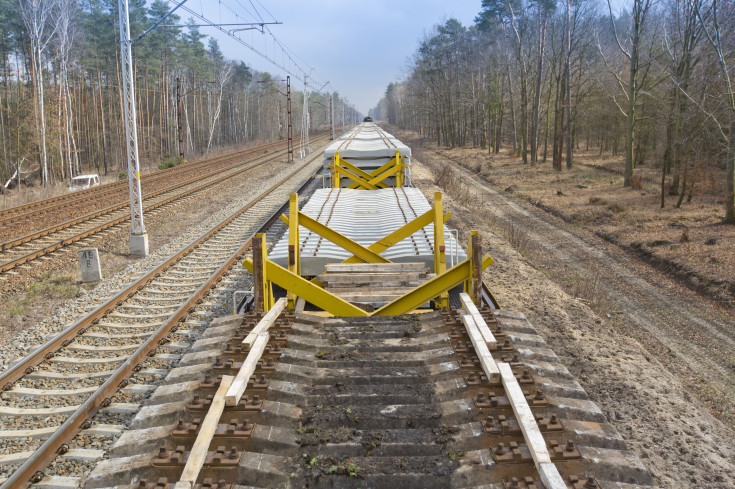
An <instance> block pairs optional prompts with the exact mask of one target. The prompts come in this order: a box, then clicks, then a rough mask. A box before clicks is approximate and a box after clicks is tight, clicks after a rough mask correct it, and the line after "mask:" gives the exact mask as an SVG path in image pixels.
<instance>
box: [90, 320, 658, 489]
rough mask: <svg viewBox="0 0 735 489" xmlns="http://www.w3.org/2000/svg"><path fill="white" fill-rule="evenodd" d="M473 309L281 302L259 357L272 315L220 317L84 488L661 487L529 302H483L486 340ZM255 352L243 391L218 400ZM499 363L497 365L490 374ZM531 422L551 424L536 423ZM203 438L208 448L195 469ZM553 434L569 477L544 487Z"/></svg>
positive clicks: (558, 463)
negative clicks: (512, 308) (509, 306)
mask: <svg viewBox="0 0 735 489" xmlns="http://www.w3.org/2000/svg"><path fill="white" fill-rule="evenodd" d="M465 313H467V311H466V310H463V309H451V310H449V311H442V312H439V311H434V312H430V313H426V314H416V315H404V316H393V317H372V318H324V317H318V316H312V315H306V314H301V313H298V312H297V313H296V314H293V313H281V315H280V316H279V317H278V319H277V320H276V321H274V322H273V325H272V326H271V328H270V329H269V330H268V331H269V333H270V338H269V339H268V340H267V345H265V347H264V348H262V352H263V353H262V356H260V357H258V356H257V352H258V351H261V350H257V349H256V343H252V347H251V348H250V349H247V348H242V349H241V348H240V347H241V343H242V342H243V339H244V338H247V337H248V335H249V333H251V332H252V331H253V329H254V327H256V325H260V324H262V322H263V321H264V320H265V318H264V317H263V315H262V314H255V313H248V314H242V315H236V316H229V317H224V318H220V319H217V320H215V321H214V322H213V323H212V326H211V327H210V329H209V330H208V331H207V332H205V333H204V336H205V337H204V338H202V339H200V340H199V341H197V342H196V343H194V344H193V346H192V349H191V350H192V351H191V352H190V353H188V354H186V355H184V356H183V357H182V359H181V362H180V363H179V366H178V367H177V368H175V369H174V370H172V371H171V373H170V374H169V375H168V377H167V378H166V380H165V381H164V385H162V386H160V387H159V388H158V389H157V390H156V391H155V392H154V393H153V394H152V396H151V398H150V399H149V401H148V405H147V406H146V407H145V408H144V409H143V410H141V411H140V412H139V413H138V415H137V416H136V418H135V419H134V420H133V422H132V425H131V427H132V429H131V430H130V431H128V432H126V433H125V434H123V435H122V436H121V437H120V438H119V440H118V441H117V442H116V444H115V446H114V447H113V448H112V450H111V457H110V459H109V460H104V461H102V462H100V463H99V464H98V465H97V467H96V468H95V469H94V471H93V472H92V473H91V475H90V476H89V478H88V479H87V481H86V483H85V485H84V487H85V488H88V489H93V488H105V487H119V488H123V487H125V488H128V487H136V488H140V489H167V488H173V487H175V488H176V489H178V488H179V487H182V488H183V487H191V485H181V486H180V485H175V484H176V483H177V482H178V481H182V480H188V481H192V479H193V481H196V482H199V483H201V484H202V485H201V486H198V487H202V488H204V487H212V488H214V487H218V488H220V487H221V488H227V487H232V486H230V484H232V483H234V484H237V485H240V486H244V487H248V488H279V489H281V488H284V487H293V488H303V487H309V488H334V487H340V488H347V489H356V488H360V487H370V488H375V489H388V488H396V487H412V488H422V489H433V488H448V487H453V488H455V487H456V488H482V489H509V488H514V489H541V488H543V487H565V488H571V489H600V488H603V489H612V488H621V487H625V488H626V489H642V488H649V489H650V486H651V484H652V480H651V476H650V474H649V472H648V471H647V469H646V468H645V467H644V466H643V465H642V464H641V462H640V461H639V460H638V459H637V458H636V457H635V456H634V455H632V454H631V452H629V451H628V450H627V449H626V446H625V442H624V441H623V440H622V438H621V437H620V436H619V435H618V434H617V433H616V432H615V430H614V429H612V428H611V427H610V425H608V424H607V423H606V420H605V417H604V415H603V414H602V413H601V412H600V410H599V408H597V406H596V405H595V404H594V403H593V402H591V401H590V400H589V399H588V397H587V395H586V394H585V392H584V390H583V389H582V388H581V387H580V386H579V384H577V383H576V382H575V381H574V380H573V379H572V378H571V375H570V374H569V372H568V371H567V370H566V368H564V366H563V365H561V363H560V362H559V360H558V358H557V357H556V356H555V355H554V354H553V352H552V351H551V350H549V349H548V347H547V345H546V343H545V342H544V340H543V339H542V338H541V337H540V336H538V334H537V333H536V331H535V329H534V328H533V327H532V326H531V325H530V323H528V321H527V320H526V319H525V317H524V316H523V315H521V314H518V313H514V312H509V311H498V310H492V309H488V308H484V309H482V310H481V311H477V310H475V313H477V314H479V315H481V316H482V318H483V321H484V322H485V324H486V325H487V326H488V328H490V330H491V332H492V334H493V335H494V337H495V338H496V340H497V342H498V345H497V346H498V347H497V349H495V350H493V351H492V352H488V351H487V348H485V350H484V351H483V349H482V347H481V346H480V345H479V343H480V342H481V341H482V340H481V339H480V340H479V341H478V340H477V335H478V334H479V332H477V330H474V331H473V330H472V328H471V327H470V326H469V325H468V324H467V322H465V321H464V320H463V319H462V315H463V314H465ZM475 324H476V323H475ZM258 327H260V326H258ZM261 347H262V345H261ZM253 351H255V352H256V356H255V357H252V358H251V355H252V353H251V352H253ZM488 356H492V360H488ZM253 358H258V363H257V365H256V366H255V370H254V372H253V376H252V377H251V380H250V383H249V384H248V387H247V389H246V390H245V393H244V395H243V398H242V399H241V400H240V402H239V403H237V404H236V405H235V406H225V407H224V408H221V406H220V407H218V406H216V402H215V400H214V398H213V396H215V395H217V394H216V393H218V391H219V392H220V393H221V392H222V389H221V386H222V385H223V384H224V385H225V386H227V385H231V384H232V383H233V381H232V376H235V375H238V371H239V369H241V368H244V367H243V365H245V364H246V363H249V362H251V360H252V359H253ZM488 362H497V363H496V365H498V366H499V369H500V374H497V375H490V376H487V375H486V374H485V371H486V370H485V367H486V365H487V364H488ZM503 365H504V366H503ZM521 403H526V404H527V406H528V408H529V412H530V413H531V416H530V420H529V417H528V416H522V414H519V413H522V412H521V411H516V408H515V407H513V406H515V405H516V404H521ZM215 410H216V411H217V412H219V410H221V415H220V417H219V419H218V421H217V423H216V424H214V425H212V424H211V423H210V422H208V418H210V413H212V412H213V411H215ZM534 421H535V425H536V426H537V427H538V430H539V431H540V435H538V437H533V436H529V435H527V432H526V429H527V427H528V426H529V423H531V424H533V422H534ZM205 426H208V428H205ZM213 426H214V427H216V428H213ZM203 432H204V433H208V435H203ZM200 439H204V440H205V444H204V445H202V444H200ZM197 446H199V447H201V446H204V447H205V450H206V452H205V454H202V455H201V456H200V459H201V462H202V463H201V466H200V468H199V470H198V471H196V472H195V473H194V475H193V476H191V474H189V476H187V473H188V472H187V471H188V470H189V469H190V466H191V465H195V464H192V463H191V461H192V460H194V459H195V458H196V457H197V456H196V455H195V452H196V447H197ZM540 447H543V448H545V449H546V450H547V451H548V453H549V455H550V459H551V462H550V463H552V464H553V465H554V467H556V469H557V470H558V473H559V474H560V476H561V478H562V479H563V482H560V481H558V480H557V481H556V482H557V483H559V484H562V485H561V486H560V485H555V486H543V485H541V476H540V472H539V469H537V465H536V464H535V458H534V457H535V455H534V454H535V453H537V452H536V450H540V449H543V448H540ZM193 481H192V482H193ZM128 484H131V485H128ZM187 484H188V483H187ZM195 487H197V486H195Z"/></svg>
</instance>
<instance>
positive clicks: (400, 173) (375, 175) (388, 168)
mask: <svg viewBox="0 0 735 489" xmlns="http://www.w3.org/2000/svg"><path fill="white" fill-rule="evenodd" d="M403 159H404V157H402V156H401V154H400V151H398V150H396V157H395V158H393V159H392V160H390V161H389V162H387V163H385V164H384V165H383V166H381V167H380V168H377V169H375V170H373V171H372V172H370V173H368V172H366V171H364V170H361V169H360V168H358V167H357V166H355V165H353V164H352V163H350V162H349V161H347V160H345V159H343V158H341V157H340V156H339V152H337V153H336V154H335V155H334V161H333V163H332V165H331V169H332V187H334V188H341V185H342V182H341V177H346V178H348V179H350V180H352V182H353V183H351V184H350V185H348V186H347V187H346V188H352V189H358V190H359V189H366V190H377V189H378V188H388V185H387V184H385V183H383V180H385V179H386V178H388V177H390V176H392V175H395V176H396V184H395V186H396V187H403V183H404V173H405V171H404V165H403Z"/></svg>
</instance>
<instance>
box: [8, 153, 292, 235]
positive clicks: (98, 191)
mask: <svg viewBox="0 0 735 489" xmlns="http://www.w3.org/2000/svg"><path fill="white" fill-rule="evenodd" d="M280 146H283V144H282V141H277V142H275V143H269V144H264V145H261V146H256V147H254V148H248V149H244V150H240V151H235V152H233V153H228V154H224V155H219V156H214V157H212V158H207V159H204V160H199V161H193V162H187V163H182V164H180V165H177V166H176V168H177V169H178V171H181V169H182V168H183V169H184V170H185V172H186V173H190V172H194V171H199V170H201V169H202V168H204V169H208V168H209V167H211V166H214V165H217V164H220V163H222V162H226V161H227V160H228V159H236V158H247V157H250V156H251V155H252V156H257V155H258V154H260V151H263V150H266V151H268V150H270V149H273V148H276V149H279V147H280ZM172 170H173V171H177V170H174V169H173V168H167V169H165V170H161V171H158V172H153V173H149V174H147V175H143V179H142V183H143V184H148V185H150V184H152V183H156V182H158V181H159V180H163V181H165V180H166V179H168V178H169V177H170V174H169V172H170V171H172ZM126 188H127V187H126V186H125V182H111V183H106V184H104V185H100V186H97V187H92V188H89V189H84V190H79V191H76V192H73V193H70V194H65V195H59V196H56V197H50V198H48V199H44V200H39V201H36V202H31V203H29V204H25V205H20V206H16V207H9V208H7V209H3V210H0V224H5V223H6V222H9V221H13V220H16V219H27V218H30V217H33V216H36V215H38V214H40V213H42V212H50V211H52V210H55V209H57V208H59V207H61V206H64V205H67V204H73V203H77V202H82V201H87V200H88V199H89V198H100V197H104V196H106V195H108V194H112V193H116V192H118V193H119V192H120V191H121V190H124V189H126ZM125 196H127V194H125V195H123V199H122V200H125V199H124V197H125ZM44 206H45V207H44ZM36 207H40V208H36Z"/></svg>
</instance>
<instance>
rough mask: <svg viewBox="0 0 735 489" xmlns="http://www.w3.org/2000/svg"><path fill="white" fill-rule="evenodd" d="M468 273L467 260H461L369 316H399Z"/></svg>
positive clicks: (436, 295)
mask: <svg viewBox="0 0 735 489" xmlns="http://www.w3.org/2000/svg"><path fill="white" fill-rule="evenodd" d="M469 274H470V262H469V260H464V261H461V262H459V263H458V264H457V265H455V266H453V267H452V268H450V269H449V270H447V271H445V272H444V273H443V274H441V275H437V276H436V277H434V278H432V279H431V280H428V281H426V282H424V283H423V284H421V285H419V286H418V287H416V288H415V289H413V290H411V291H410V292H407V293H406V294H404V295H402V296H401V297H399V298H398V299H395V300H394V301H393V302H391V303H389V304H386V305H384V306H383V307H381V308H380V309H378V310H377V311H375V312H373V313H372V314H371V316H399V315H401V314H407V313H410V312H412V311H413V310H414V309H416V308H417V307H420V306H421V305H423V304H426V303H427V302H429V301H430V300H431V299H433V298H435V297H439V296H441V295H442V293H444V292H447V291H448V290H449V289H451V288H452V287H454V286H456V285H459V284H461V283H462V282H464V281H465V279H466V278H467V276H468V275H469Z"/></svg>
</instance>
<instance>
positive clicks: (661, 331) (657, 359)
mask: <svg viewBox="0 0 735 489" xmlns="http://www.w3.org/2000/svg"><path fill="white" fill-rule="evenodd" d="M399 137H402V138H403V140H404V141H406V142H407V144H409V145H411V146H412V148H413V150H414V155H415V156H414V160H413V163H414V166H413V173H412V176H413V179H414V182H415V184H416V185H417V186H419V187H420V188H421V189H422V190H423V191H425V192H427V194H431V193H433V192H435V191H437V190H443V191H445V208H446V209H447V210H448V211H451V212H452V213H453V215H454V217H453V219H452V222H453V225H454V226H457V227H458V228H459V231H460V233H464V232H466V231H467V230H469V229H473V228H476V227H478V221H479V222H481V223H482V227H481V228H482V230H483V231H482V238H483V247H484V249H485V250H486V251H487V252H488V253H490V254H491V255H492V256H493V258H494V259H495V263H494V264H493V265H492V266H491V267H489V268H488V269H487V270H486V271H485V275H484V277H483V278H484V281H485V282H486V283H487V284H488V286H489V287H491V288H492V290H493V292H494V293H495V295H496V297H497V298H498V300H499V302H500V303H501V305H502V306H503V307H504V308H509V309H513V310H523V311H524V312H525V313H526V315H527V316H528V318H529V320H530V321H531V323H532V324H533V325H534V326H535V327H536V329H537V330H538V332H539V334H540V335H541V336H542V337H543V338H544V339H545V340H546V342H547V343H548V344H549V346H550V348H552V349H553V350H554V351H555V352H556V354H557V355H558V356H559V357H560V359H561V360H562V362H563V363H564V364H565V365H566V366H567V367H568V368H569V370H570V372H571V373H572V375H574V377H575V379H577V380H578V381H579V382H580V384H581V385H582V387H584V389H585V390H586V391H587V393H588V394H589V395H590V397H591V399H592V400H593V401H595V402H596V403H597V404H598V405H599V406H600V408H601V409H602V411H603V412H604V414H605V415H606V417H607V418H608V419H609V420H610V422H611V424H612V425H613V427H615V429H616V430H617V431H618V432H619V433H620V434H621V435H622V437H623V438H624V440H625V442H626V443H627V444H628V446H629V447H630V448H631V449H632V450H633V451H634V452H635V453H636V454H637V455H638V457H640V458H641V459H642V460H643V461H644V463H645V464H646V466H647V467H648V468H649V469H650V470H651V472H652V474H653V477H654V479H655V483H656V485H657V486H658V487H666V488H674V489H676V488H682V489H683V488H690V487H708V488H709V487H711V488H728V487H733V486H735V464H734V463H733V460H735V449H734V448H733V445H732V439H733V436H735V434H734V433H733V428H732V414H733V413H732V412H731V409H732V406H733V402H732V397H731V396H732V392H733V391H732V381H733V375H732V370H731V369H729V370H728V367H727V365H726V363H725V362H726V361H727V359H728V358H729V359H732V358H733V356H732V351H733V350H732V349H731V347H730V346H729V341H731V340H728V337H727V329H728V325H731V324H732V323H733V318H732V317H731V316H729V315H727V313H726V311H722V309H720V308H717V307H716V306H713V304H712V302H711V301H708V300H706V299H704V298H702V297H701V296H698V295H697V294H696V293H694V292H693V291H691V290H689V289H687V288H685V287H682V286H681V285H679V284H678V283H677V282H676V281H672V280H671V279H670V278H669V277H667V276H666V275H664V274H662V273H660V272H658V271H657V270H655V269H653V268H652V267H650V266H648V265H646V264H645V263H642V262H641V261H640V260H638V259H637V258H634V257H631V256H630V255H629V254H628V253H626V252H625V251H623V250H621V249H619V248H617V247H615V246H613V245H611V244H610V243H608V242H606V241H604V240H602V239H600V238H599V237H597V236H595V235H594V234H593V233H588V232H584V231H583V230H580V229H577V228H574V227H572V226H570V225H569V224H567V223H565V222H564V221H561V220H560V219H558V218H555V217H553V216H549V215H548V214H547V213H545V212H543V211H541V210H540V209H538V208H534V207H533V206H531V205H529V204H528V203H527V202H525V201H524V200H523V199H518V200H515V199H512V198H511V196H509V195H508V193H507V192H504V188H499V189H498V188H496V187H495V186H493V185H491V184H489V183H488V182H487V181H484V180H482V179H481V178H478V176H477V175H476V174H474V173H473V172H471V171H469V170H466V169H464V168H462V167H458V168H457V172H462V174H463V175H464V176H465V179H464V180H463V181H464V186H459V185H457V186H452V185H449V186H450V187H452V188H447V187H446V186H437V184H436V182H437V181H438V180H440V178H439V177H440V176H441V168H443V167H445V166H447V163H448V161H447V160H446V159H440V158H438V157H435V158H431V156H429V158H426V159H422V158H424V157H425V156H426V155H427V154H429V153H427V152H426V151H423V152H422V147H421V144H419V141H417V140H415V139H413V138H411V137H410V136H408V135H406V134H405V133H400V136H399ZM440 183H446V179H445V181H441V180H440ZM483 191H484V193H483ZM481 195H484V200H482V201H481V200H479V196H481ZM584 294H587V295H585V296H584V297H581V296H582V295H584ZM593 308H594V309H593ZM598 308H599V309H598ZM603 308H604V309H603ZM608 314H609V316H608ZM667 345H668V346H667ZM708 348H710V350H708ZM713 351H716V352H718V354H717V355H713V354H712V353H709V352H713ZM719 360H722V361H723V363H721V364H720V365H715V364H716V363H717V362H718V361H719Z"/></svg>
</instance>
